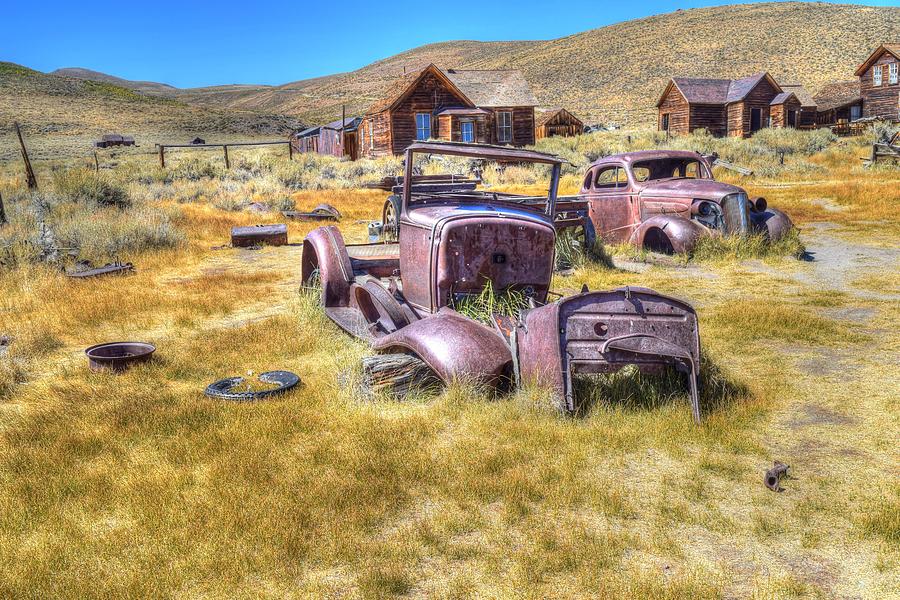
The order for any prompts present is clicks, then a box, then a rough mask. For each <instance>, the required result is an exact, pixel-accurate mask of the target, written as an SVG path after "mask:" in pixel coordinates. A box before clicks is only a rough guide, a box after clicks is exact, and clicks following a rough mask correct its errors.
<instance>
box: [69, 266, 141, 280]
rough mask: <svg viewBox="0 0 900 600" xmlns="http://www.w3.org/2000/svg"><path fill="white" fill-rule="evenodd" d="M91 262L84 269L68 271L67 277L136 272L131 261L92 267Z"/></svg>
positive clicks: (82, 277)
mask: <svg viewBox="0 0 900 600" xmlns="http://www.w3.org/2000/svg"><path fill="white" fill-rule="evenodd" d="M89 265H90V263H87V265H86V266H85V267H84V268H82V269H76V270H74V271H67V272H66V277H71V278H72V279H87V278H90V277H101V276H103V275H127V274H131V273H134V265H133V264H132V263H130V262H127V263H121V262H114V263H107V264H105V265H103V266H102V267H96V268H91V267H90V266H89Z"/></svg>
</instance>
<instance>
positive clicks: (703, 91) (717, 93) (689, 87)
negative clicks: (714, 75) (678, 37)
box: [656, 73, 782, 106]
mask: <svg viewBox="0 0 900 600" xmlns="http://www.w3.org/2000/svg"><path fill="white" fill-rule="evenodd" d="M763 79H767V80H768V81H769V83H770V84H772V87H774V88H775V91H776V92H777V93H781V91H782V89H781V86H779V85H778V83H777V82H776V81H775V80H774V79H773V78H772V76H771V75H769V74H768V73H757V74H756V75H751V76H749V77H743V78H741V79H701V78H697V77H673V78H672V80H671V81H670V82H669V85H667V86H666V89H665V91H664V92H663V95H662V96H661V97H660V99H659V101H658V102H657V103H656V105H657V106H659V105H660V104H662V101H663V99H664V98H665V97H666V95H667V94H668V93H669V90H670V89H671V87H672V86H673V85H674V86H675V87H676V88H678V91H679V92H681V95H682V96H684V98H685V100H687V101H688V103H690V104H731V103H732V102H740V101H741V100H743V99H744V98H746V97H747V94H749V93H750V92H751V91H753V88H755V87H756V86H757V85H759V83H760V82H761V81H762V80H763Z"/></svg>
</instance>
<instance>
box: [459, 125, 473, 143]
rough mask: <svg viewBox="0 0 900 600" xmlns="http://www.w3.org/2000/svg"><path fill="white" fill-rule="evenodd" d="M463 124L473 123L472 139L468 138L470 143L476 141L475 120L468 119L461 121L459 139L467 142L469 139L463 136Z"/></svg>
mask: <svg viewBox="0 0 900 600" xmlns="http://www.w3.org/2000/svg"><path fill="white" fill-rule="evenodd" d="M463 125H471V126H472V139H471V140H468V141H469V142H470V143H471V142H474V141H475V121H472V120H466V121H460V122H459V141H461V142H465V141H467V140H465V139H464V137H463Z"/></svg>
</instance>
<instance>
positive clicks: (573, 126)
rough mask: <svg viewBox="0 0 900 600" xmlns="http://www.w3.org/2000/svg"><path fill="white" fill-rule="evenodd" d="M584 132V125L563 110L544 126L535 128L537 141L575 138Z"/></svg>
mask: <svg viewBox="0 0 900 600" xmlns="http://www.w3.org/2000/svg"><path fill="white" fill-rule="evenodd" d="M583 130H584V123H582V122H581V121H580V120H578V119H576V118H575V115H573V114H572V113H570V112H569V111H567V110H561V111H559V112H558V113H557V114H555V115H553V117H552V118H551V119H550V120H548V121H547V122H546V123H544V124H542V125H538V126H537V127H535V128H534V137H535V139H537V140H540V139H543V138H548V137H554V136H563V137H573V136H576V135H579V134H580V133H581V132H582V131H583Z"/></svg>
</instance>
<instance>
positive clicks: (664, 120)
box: [660, 113, 672, 131]
mask: <svg viewBox="0 0 900 600" xmlns="http://www.w3.org/2000/svg"><path fill="white" fill-rule="evenodd" d="M669 114H670V113H663V115H662V123H660V125H661V126H662V130H663V131H669V127H670V126H671V125H672V123H671V120H670V119H669Z"/></svg>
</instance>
